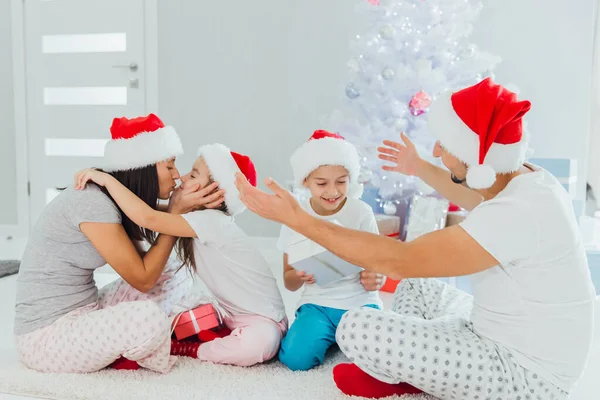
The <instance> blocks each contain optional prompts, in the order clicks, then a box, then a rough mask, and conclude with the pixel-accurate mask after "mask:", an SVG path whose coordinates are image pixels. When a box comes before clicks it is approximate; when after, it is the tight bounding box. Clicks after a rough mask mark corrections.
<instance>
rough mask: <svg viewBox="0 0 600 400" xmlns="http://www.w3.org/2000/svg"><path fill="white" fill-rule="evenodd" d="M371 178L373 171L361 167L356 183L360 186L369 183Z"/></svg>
mask: <svg viewBox="0 0 600 400" xmlns="http://www.w3.org/2000/svg"><path fill="white" fill-rule="evenodd" d="M372 177H373V171H371V170H370V169H368V168H365V167H361V169H360V174H359V175H358V182H359V183H362V184H366V183H369V181H370V180H371V178H372Z"/></svg>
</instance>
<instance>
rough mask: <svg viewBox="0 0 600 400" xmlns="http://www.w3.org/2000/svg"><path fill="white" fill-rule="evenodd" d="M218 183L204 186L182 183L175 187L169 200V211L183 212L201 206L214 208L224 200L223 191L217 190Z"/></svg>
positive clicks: (174, 212)
mask: <svg viewBox="0 0 600 400" xmlns="http://www.w3.org/2000/svg"><path fill="white" fill-rule="evenodd" d="M218 187H219V184H218V183H217V182H213V183H211V184H210V185H208V186H206V187H205V188H202V189H200V185H198V184H195V185H182V186H180V187H178V188H176V189H175V190H174V191H173V193H172V194H171V198H170V200H169V208H168V210H169V212H170V213H173V214H185V213H188V212H190V211H193V210H197V209H201V208H216V207H218V206H219V205H221V204H223V202H224V201H225V198H224V196H225V191H224V190H217V189H218Z"/></svg>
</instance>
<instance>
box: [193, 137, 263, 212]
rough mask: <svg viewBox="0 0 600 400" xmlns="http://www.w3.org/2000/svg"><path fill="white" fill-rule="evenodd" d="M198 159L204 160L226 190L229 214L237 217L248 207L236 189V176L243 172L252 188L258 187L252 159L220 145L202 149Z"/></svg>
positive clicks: (216, 144)
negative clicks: (237, 173)
mask: <svg viewBox="0 0 600 400" xmlns="http://www.w3.org/2000/svg"><path fill="white" fill-rule="evenodd" d="M198 157H202V158H203V159H204V162H205V163H206V166H207V167H208V169H209V170H210V173H211V175H212V178H213V179H214V180H215V181H216V182H219V187H220V188H221V189H224V190H225V203H226V204H227V210H229V213H230V214H231V215H235V214H239V213H241V212H242V211H244V210H245V209H246V206H244V203H242V201H241V200H240V195H239V192H238V190H237V188H236V187H235V174H236V172H241V173H242V174H244V176H245V177H246V179H248V182H250V184H251V185H252V186H256V179H257V174H256V168H254V163H253V162H252V160H251V159H250V157H248V156H245V155H243V154H240V153H236V152H234V151H231V150H229V149H228V148H227V147H225V146H223V145H222V144H219V143H215V144H209V145H205V146H202V147H200V148H199V149H198Z"/></svg>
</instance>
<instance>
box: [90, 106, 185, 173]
mask: <svg viewBox="0 0 600 400" xmlns="http://www.w3.org/2000/svg"><path fill="white" fill-rule="evenodd" d="M110 133H111V135H112V140H110V141H109V142H108V143H106V146H105V147H104V165H103V167H102V168H103V170H104V171H106V172H113V171H127V170H132V169H138V168H143V167H147V166H149V165H152V164H156V163H159V162H161V161H166V160H169V159H171V158H173V157H177V156H178V155H181V154H183V148H182V147H181V140H180V139H179V136H178V135H177V132H175V129H173V127H171V126H165V124H163V122H162V121H161V120H160V118H158V117H157V116H156V115H154V114H149V115H148V116H147V117H138V118H133V119H128V118H125V117H123V118H115V119H114V120H113V123H112V126H111V127H110Z"/></svg>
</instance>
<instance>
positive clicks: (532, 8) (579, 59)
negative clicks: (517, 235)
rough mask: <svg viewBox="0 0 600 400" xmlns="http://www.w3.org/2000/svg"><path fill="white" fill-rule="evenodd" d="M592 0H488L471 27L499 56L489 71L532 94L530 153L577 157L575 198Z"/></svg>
mask: <svg viewBox="0 0 600 400" xmlns="http://www.w3.org/2000/svg"><path fill="white" fill-rule="evenodd" d="M595 4H596V1H595V0H577V1H545V0H529V1H522V0H502V1H491V0H487V1H486V2H484V9H483V12H482V15H481V20H480V21H479V24H478V25H477V27H476V29H475V32H474V33H473V38H474V39H475V41H476V42H477V43H478V44H479V45H480V47H481V48H485V49H487V50H489V51H491V52H494V53H496V54H498V55H500V56H501V57H502V59H503V61H502V63H501V64H500V65H499V67H498V68H497V69H496V71H495V72H496V79H497V80H498V81H499V82H502V83H511V82H512V83H514V84H516V85H517V86H518V87H519V88H520V89H521V95H522V96H523V97H525V98H527V99H529V100H531V102H532V107H531V111H530V112H529V114H528V115H527V117H526V118H527V121H528V124H529V130H530V131H531V134H532V142H531V146H532V147H533V150H534V157H544V158H571V159H576V160H577V161H578V175H579V176H578V184H577V193H578V196H577V197H578V200H583V199H584V198H585V182H586V170H587V160H588V154H587V149H588V139H589V130H590V102H591V93H592V91H591V87H592V55H593V42H594V39H593V33H594V21H595V17H594V15H595V14H594V11H595ZM598 156H599V155H598V154H596V157H598Z"/></svg>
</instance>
